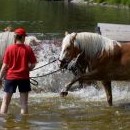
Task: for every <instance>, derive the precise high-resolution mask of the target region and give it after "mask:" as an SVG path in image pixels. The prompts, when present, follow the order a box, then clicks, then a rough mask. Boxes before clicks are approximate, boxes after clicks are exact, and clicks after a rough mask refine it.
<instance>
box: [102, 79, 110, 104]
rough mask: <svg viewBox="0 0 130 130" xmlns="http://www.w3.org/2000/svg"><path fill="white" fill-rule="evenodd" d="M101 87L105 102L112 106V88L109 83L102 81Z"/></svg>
mask: <svg viewBox="0 0 130 130" xmlns="http://www.w3.org/2000/svg"><path fill="white" fill-rule="evenodd" d="M102 84H103V87H104V89H105V92H106V96H107V102H108V105H109V106H112V88H111V81H102Z"/></svg>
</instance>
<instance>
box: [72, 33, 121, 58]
mask: <svg viewBox="0 0 130 130" xmlns="http://www.w3.org/2000/svg"><path fill="white" fill-rule="evenodd" d="M71 35H74V34H73V33H72V34H71ZM74 44H75V45H76V46H78V47H79V48H80V49H81V50H82V51H84V52H85V54H86V56H88V57H89V58H90V59H93V58H96V57H97V56H98V55H100V56H101V55H102V53H103V51H105V52H107V53H108V55H109V54H112V53H113V50H114V45H118V46H121V45H120V43H119V42H117V41H114V40H111V39H109V38H107V37H103V36H101V35H99V34H97V33H89V32H81V33H77V36H76V40H75V42H74Z"/></svg>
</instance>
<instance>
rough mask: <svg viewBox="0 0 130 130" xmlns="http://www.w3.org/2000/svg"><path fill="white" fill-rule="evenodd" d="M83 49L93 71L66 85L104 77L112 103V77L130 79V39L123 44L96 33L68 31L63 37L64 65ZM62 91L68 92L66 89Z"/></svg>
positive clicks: (102, 79) (61, 58)
mask: <svg viewBox="0 0 130 130" xmlns="http://www.w3.org/2000/svg"><path fill="white" fill-rule="evenodd" d="M80 53H84V55H83V58H84V60H83V61H82V62H83V63H85V64H86V65H87V66H88V68H90V71H89V72H86V74H84V75H82V76H80V77H78V78H77V79H74V80H73V81H72V82H71V83H70V84H68V86H67V87H66V88H68V87H69V86H71V85H72V84H73V83H75V82H76V81H80V80H95V81H97V80H99V81H102V83H103V86H104V89H105V92H106V96H107V102H108V104H109V105H110V106H111V105H112V90H111V89H112V88H111V81H112V80H130V43H122V44H120V43H119V42H117V41H114V40H111V39H109V38H106V37H103V36H101V35H99V34H96V33H89V32H81V33H71V34H67V35H66V36H65V38H64V39H63V41H62V50H61V54H60V57H59V60H60V61H61V64H60V67H61V68H64V66H67V65H68V64H69V62H70V61H71V60H72V59H74V58H76V57H77V56H78V55H79V54H80ZM61 94H62V95H63V96H64V95H66V91H64V92H62V93H61Z"/></svg>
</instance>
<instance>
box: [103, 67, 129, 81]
mask: <svg viewBox="0 0 130 130" xmlns="http://www.w3.org/2000/svg"><path fill="white" fill-rule="evenodd" d="M104 78H106V79H111V80H130V70H121V69H120V70H118V71H117V70H116V71H112V72H108V73H106V74H105V75H104Z"/></svg>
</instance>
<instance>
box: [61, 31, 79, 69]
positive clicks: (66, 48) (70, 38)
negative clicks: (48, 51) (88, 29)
mask: <svg viewBox="0 0 130 130" xmlns="http://www.w3.org/2000/svg"><path fill="white" fill-rule="evenodd" d="M76 35H77V33H71V34H66V36H65V37H64V39H63V41H62V50H61V53H60V57H59V60H60V62H61V64H60V67H61V68H67V66H68V63H69V62H70V61H71V60H72V59H73V58H75V57H76V56H77V55H78V49H77V47H76V45H75V44H74V42H75V40H76Z"/></svg>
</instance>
